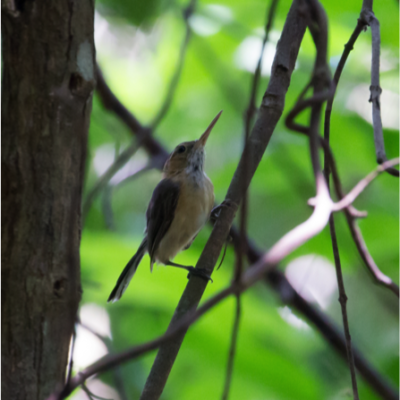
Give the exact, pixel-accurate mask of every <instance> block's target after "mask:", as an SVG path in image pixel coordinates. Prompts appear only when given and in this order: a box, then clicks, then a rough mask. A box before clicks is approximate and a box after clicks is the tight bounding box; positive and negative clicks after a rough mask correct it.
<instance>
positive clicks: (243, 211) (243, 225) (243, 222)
mask: <svg viewBox="0 0 400 400" xmlns="http://www.w3.org/2000/svg"><path fill="white" fill-rule="evenodd" d="M277 4H278V0H271V5H270V7H269V9H268V12H267V15H266V24H265V34H264V38H263V42H262V46H261V52H260V57H259V59H258V63H257V67H256V70H255V72H254V75H253V79H252V84H251V91H250V99H249V105H248V107H247V110H246V112H245V115H244V140H243V145H244V150H243V165H244V168H245V171H244V174H243V176H247V163H248V157H249V150H248V147H246V143H247V140H248V138H249V136H250V129H251V124H252V121H253V117H254V113H255V111H256V105H255V102H256V96H257V91H258V86H259V82H260V76H261V69H262V60H263V56H264V49H265V45H266V43H267V41H268V37H269V33H270V31H271V29H272V24H273V20H274V17H275V11H276V7H277ZM247 208H248V192H247V190H246V182H245V181H244V179H243V180H242V206H241V208H240V218H239V219H240V222H239V224H240V236H241V240H240V243H241V245H240V248H239V249H238V252H237V258H236V265H235V277H234V280H235V281H239V280H240V278H241V274H242V270H243V255H245V254H246V253H247V249H246V245H247V239H246V231H247V211H248V210H247Z"/></svg>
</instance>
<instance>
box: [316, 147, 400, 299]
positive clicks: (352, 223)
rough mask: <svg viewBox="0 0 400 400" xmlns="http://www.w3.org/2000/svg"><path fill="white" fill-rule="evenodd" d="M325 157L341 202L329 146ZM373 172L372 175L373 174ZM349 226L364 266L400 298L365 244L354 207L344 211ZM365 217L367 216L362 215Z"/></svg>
mask: <svg viewBox="0 0 400 400" xmlns="http://www.w3.org/2000/svg"><path fill="white" fill-rule="evenodd" d="M324 150H325V156H328V157H329V166H330V169H331V171H332V177H333V182H334V188H335V192H336V196H337V197H338V199H339V200H341V199H343V198H344V197H345V195H344V192H343V190H342V185H341V182H340V178H339V173H338V171H337V168H336V164H335V160H334V158H333V156H332V154H331V152H330V148H329V145H327V146H324ZM373 172H374V171H373ZM373 172H372V173H373ZM344 212H345V215H346V220H347V224H348V226H349V229H350V233H351V236H352V238H353V240H354V243H355V244H356V247H357V250H358V252H359V254H360V256H361V258H362V260H363V261H364V264H365V265H366V267H367V268H368V271H369V272H370V273H371V275H372V276H373V278H374V279H375V280H376V282H377V283H378V284H380V285H382V286H384V287H387V288H388V289H390V290H391V291H392V292H393V293H394V294H395V295H396V296H397V297H399V287H398V285H396V284H395V283H394V282H393V281H392V280H391V279H390V278H389V277H388V276H386V275H385V274H384V273H383V272H382V271H381V270H380V269H379V267H378V266H377V265H376V263H375V261H374V259H373V258H372V256H371V254H370V253H369V251H368V249H367V245H366V244H365V241H364V238H363V236H362V233H361V230H360V228H359V227H358V224H357V218H359V217H360V214H361V213H360V212H358V213H356V212H355V209H354V208H352V207H347V208H345V209H344ZM361 216H365V215H361Z"/></svg>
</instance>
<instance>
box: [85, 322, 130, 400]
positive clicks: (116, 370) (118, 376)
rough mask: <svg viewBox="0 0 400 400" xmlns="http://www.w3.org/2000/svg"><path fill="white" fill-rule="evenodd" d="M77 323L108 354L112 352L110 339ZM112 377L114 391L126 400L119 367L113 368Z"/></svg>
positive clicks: (122, 399)
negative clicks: (97, 341)
mask: <svg viewBox="0 0 400 400" xmlns="http://www.w3.org/2000/svg"><path fill="white" fill-rule="evenodd" d="M79 323H80V325H81V327H82V328H83V329H86V330H87V331H88V332H90V333H91V334H92V335H94V336H96V337H97V338H98V339H99V340H101V341H102V342H103V343H104V345H105V346H106V347H107V350H108V352H109V353H113V352H114V346H113V345H112V340H111V339H109V338H108V337H106V336H103V335H100V334H99V333H98V332H96V331H95V330H94V329H92V328H91V327H90V326H88V325H86V324H84V323H82V322H79ZM113 377H114V384H115V389H116V390H117V392H118V394H119V397H120V399H121V400H128V395H127V394H126V390H125V384H124V380H123V377H122V374H121V369H120V368H119V366H116V367H115V368H113ZM81 387H82V389H84V387H85V385H84V384H82V385H81ZM93 396H94V397H96V396H95V395H93Z"/></svg>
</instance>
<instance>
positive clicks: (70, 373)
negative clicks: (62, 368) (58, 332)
mask: <svg viewBox="0 0 400 400" xmlns="http://www.w3.org/2000/svg"><path fill="white" fill-rule="evenodd" d="M75 341H76V328H75V325H74V330H73V332H72V336H71V347H70V358H69V363H68V373H67V379H66V381H65V384H66V385H69V383H70V381H71V377H72V370H73V367H74V350H75Z"/></svg>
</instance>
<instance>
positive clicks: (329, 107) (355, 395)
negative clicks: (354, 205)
mask: <svg viewBox="0 0 400 400" xmlns="http://www.w3.org/2000/svg"><path fill="white" fill-rule="evenodd" d="M364 27H365V23H364V22H363V21H362V20H361V19H358V20H357V26H356V28H355V29H354V32H353V34H352V35H351V37H350V39H349V41H348V42H347V44H346V45H345V46H344V47H345V49H344V51H343V54H342V56H341V58H340V61H339V64H338V66H337V68H336V71H335V74H334V77H333V84H334V93H333V94H332V97H331V98H330V99H329V100H328V103H327V106H326V110H325V121H324V139H325V142H326V144H327V149H325V153H324V154H325V156H324V172H325V179H326V182H327V185H328V188H329V177H330V172H331V171H330V159H331V158H332V159H333V157H330V156H331V154H330V149H329V139H330V118H331V113H332V104H333V100H334V96H335V93H336V87H337V85H338V83H339V79H340V76H341V74H342V71H343V68H344V65H345V63H346V60H347V58H348V56H349V54H350V51H351V50H352V49H353V46H354V43H355V42H356V40H357V38H358V36H359V35H360V33H361V32H362V30H363V29H364ZM345 212H347V213H349V210H348V209H346V210H345ZM329 230H330V235H331V241H332V250H333V256H334V261H335V269H336V278H337V282H338V288H339V303H340V306H341V311H342V321H343V330H344V335H345V339H346V355H347V362H348V365H349V370H350V377H351V384H352V389H353V398H354V399H355V400H358V399H359V394H358V387H357V377H356V370H355V360H354V354H353V353H354V352H353V346H352V343H351V335H350V327H349V322H348V316H347V307H346V302H347V296H346V292H345V287H344V281H343V274H342V267H341V261H340V254H339V247H338V243H337V237H336V229H335V221H334V216H333V214H332V215H331V216H330V219H329Z"/></svg>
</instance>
